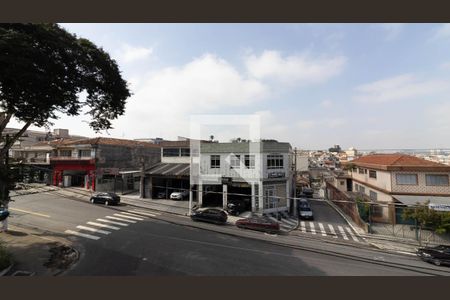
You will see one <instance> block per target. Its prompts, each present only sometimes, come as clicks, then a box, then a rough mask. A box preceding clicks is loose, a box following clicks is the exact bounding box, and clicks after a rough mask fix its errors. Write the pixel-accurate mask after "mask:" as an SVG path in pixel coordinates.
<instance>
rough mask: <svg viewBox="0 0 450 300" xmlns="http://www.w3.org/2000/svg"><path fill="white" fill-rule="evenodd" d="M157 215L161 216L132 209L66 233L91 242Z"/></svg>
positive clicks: (96, 220)
mask: <svg viewBox="0 0 450 300" xmlns="http://www.w3.org/2000/svg"><path fill="white" fill-rule="evenodd" d="M157 215H160V214H159V213H155V212H151V213H150V212H148V211H142V210H139V209H131V210H128V211H126V212H125V211H120V212H118V213H113V214H112V215H109V216H104V217H102V218H98V219H95V220H92V221H88V222H86V223H85V224H83V225H77V226H76V229H77V230H72V229H67V230H66V231H65V233H66V234H69V235H73V236H77V237H82V238H86V239H90V240H99V239H100V238H102V237H104V236H107V235H109V234H111V233H112V232H113V231H117V230H120V229H122V228H124V227H127V226H129V225H133V224H136V223H137V222H139V221H144V220H145V219H147V218H148V217H156V216H157Z"/></svg>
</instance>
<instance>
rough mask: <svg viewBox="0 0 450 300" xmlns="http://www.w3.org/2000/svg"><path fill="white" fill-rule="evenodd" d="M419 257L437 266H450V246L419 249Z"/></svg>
mask: <svg viewBox="0 0 450 300" xmlns="http://www.w3.org/2000/svg"><path fill="white" fill-rule="evenodd" d="M417 256H419V257H420V258H421V259H422V260H424V261H426V262H431V263H433V264H435V265H436V266H440V265H450V246H446V245H439V246H436V247H425V248H419V249H418V250H417Z"/></svg>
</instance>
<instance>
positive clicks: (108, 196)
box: [90, 193, 120, 205]
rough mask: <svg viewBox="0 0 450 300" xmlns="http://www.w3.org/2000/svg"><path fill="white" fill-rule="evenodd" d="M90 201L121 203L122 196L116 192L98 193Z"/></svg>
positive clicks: (106, 203) (107, 203)
mask: <svg viewBox="0 0 450 300" xmlns="http://www.w3.org/2000/svg"><path fill="white" fill-rule="evenodd" d="M90 201H91V202H92V203H102V204H105V205H118V204H119V203H120V197H119V196H117V195H116V194H114V193H97V194H94V195H93V196H92V197H91V199H90Z"/></svg>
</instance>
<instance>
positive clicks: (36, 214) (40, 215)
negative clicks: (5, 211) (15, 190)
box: [9, 207, 50, 218]
mask: <svg viewBox="0 0 450 300" xmlns="http://www.w3.org/2000/svg"><path fill="white" fill-rule="evenodd" d="M9 210H12V211H14V210H15V211H20V212H23V213H27V214H30V215H35V216H39V217H45V218H50V216H49V215H44V214H40V213H37V212H33V211H28V210H23V209H18V208H12V207H10V208H9Z"/></svg>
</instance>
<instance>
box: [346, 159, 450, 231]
mask: <svg viewBox="0 0 450 300" xmlns="http://www.w3.org/2000/svg"><path fill="white" fill-rule="evenodd" d="M352 164H353V168H352V170H351V172H350V173H351V177H352V182H353V183H352V184H353V187H352V189H353V191H355V192H358V193H359V194H361V195H362V196H364V197H366V198H368V199H369V200H370V201H371V202H372V203H374V204H385V205H378V206H374V208H375V209H374V211H373V217H374V218H378V219H379V220H380V221H388V222H394V219H395V213H394V209H393V207H392V205H393V204H396V203H397V204H403V205H414V204H415V203H417V202H421V203H424V202H425V201H427V200H429V201H431V202H432V203H434V204H447V205H448V204H450V185H449V177H450V166H448V165H444V164H440V163H436V162H432V161H428V160H425V159H421V158H418V157H415V156H410V155H405V154H373V155H366V156H362V157H360V158H358V159H355V160H353V161H352Z"/></svg>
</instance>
